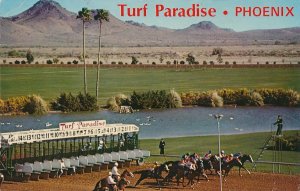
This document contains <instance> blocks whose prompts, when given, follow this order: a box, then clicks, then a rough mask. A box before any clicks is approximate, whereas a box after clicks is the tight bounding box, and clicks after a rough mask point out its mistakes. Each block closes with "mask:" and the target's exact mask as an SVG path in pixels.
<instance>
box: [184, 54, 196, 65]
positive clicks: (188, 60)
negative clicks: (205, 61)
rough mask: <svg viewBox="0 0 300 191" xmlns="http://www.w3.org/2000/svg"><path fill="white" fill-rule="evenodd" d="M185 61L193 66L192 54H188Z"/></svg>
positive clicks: (193, 58) (193, 57)
mask: <svg viewBox="0 0 300 191" xmlns="http://www.w3.org/2000/svg"><path fill="white" fill-rule="evenodd" d="M186 61H187V62H188V63H189V64H195V56H193V55H192V53H189V54H188V55H187V58H186Z"/></svg>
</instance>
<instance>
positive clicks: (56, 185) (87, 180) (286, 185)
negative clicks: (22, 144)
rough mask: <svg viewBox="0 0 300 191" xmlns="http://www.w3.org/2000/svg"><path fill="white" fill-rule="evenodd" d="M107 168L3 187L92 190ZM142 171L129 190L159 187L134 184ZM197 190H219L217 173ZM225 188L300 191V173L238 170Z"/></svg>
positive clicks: (33, 190)
mask: <svg viewBox="0 0 300 191" xmlns="http://www.w3.org/2000/svg"><path fill="white" fill-rule="evenodd" d="M145 168H147V166H141V167H131V168H130V171H134V170H138V169H145ZM123 170H124V169H120V172H122V171H123ZM107 173H108V172H107V171H101V172H93V173H86V174H82V175H79V174H77V175H74V176H65V177H61V178H60V179H49V180H39V181H30V182H28V183H22V182H9V181H5V182H4V184H3V185H2V188H1V191H58V190H63V191H69V190H70V191H91V190H93V188H94V185H95V184H96V183H97V181H98V180H99V179H101V178H103V177H105V176H106V175H107ZM139 176H140V175H138V174H136V175H135V178H128V179H129V180H130V182H131V184H130V186H129V187H127V188H126V190H129V191H133V190H137V191H150V190H159V188H158V187H157V186H156V184H155V181H154V180H153V179H146V180H144V181H142V183H141V185H139V186H138V187H136V188H134V187H132V185H134V184H135V182H136V181H137V179H138V178H139ZM161 190H165V191H168V190H193V189H192V188H191V187H190V186H188V187H185V188H183V187H182V185H179V186H176V184H175V183H171V184H169V185H164V186H163V187H162V189H161ZM194 190H207V191H213V190H219V179H218V176H216V175H209V182H206V181H205V180H200V182H198V183H197V184H195V185H194ZM223 190H224V191H226V190H228V191H241V190H243V191H244V190H249V191H250V190H251V191H252V190H255V191H258V190H272V191H277V190H278V191H285V190H286V191H299V190H300V176H299V175H298V176H297V175H282V174H269V173H257V172H254V173H252V174H251V175H248V174H246V173H245V172H243V176H242V177H240V176H239V175H238V173H237V172H236V171H232V172H230V174H229V177H228V178H227V181H226V182H223Z"/></svg>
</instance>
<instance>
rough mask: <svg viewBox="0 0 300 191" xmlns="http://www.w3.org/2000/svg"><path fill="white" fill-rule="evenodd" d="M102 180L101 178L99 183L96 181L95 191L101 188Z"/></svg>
mask: <svg viewBox="0 0 300 191" xmlns="http://www.w3.org/2000/svg"><path fill="white" fill-rule="evenodd" d="M100 183H101V180H99V181H98V182H97V183H96V185H95V188H94V190H93V191H98V190H99V188H101V184H100Z"/></svg>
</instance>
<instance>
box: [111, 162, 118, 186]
mask: <svg viewBox="0 0 300 191" xmlns="http://www.w3.org/2000/svg"><path fill="white" fill-rule="evenodd" d="M118 166H119V164H118V163H117V162H115V164H114V167H113V168H112V169H111V173H112V177H113V178H114V180H115V181H116V182H117V181H119V178H120V174H119V172H118Z"/></svg>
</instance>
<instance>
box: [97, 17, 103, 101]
mask: <svg viewBox="0 0 300 191" xmlns="http://www.w3.org/2000/svg"><path fill="white" fill-rule="evenodd" d="M101 27H102V22H101V21H100V22H99V44H98V63H97V82H96V98H97V102H98V99H99V81H100V52H101Z"/></svg>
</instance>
